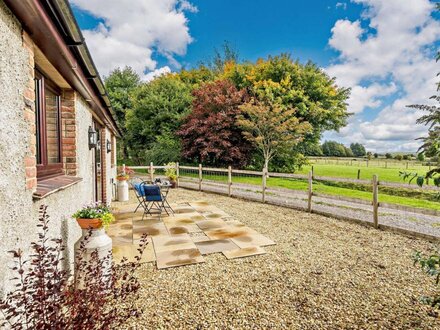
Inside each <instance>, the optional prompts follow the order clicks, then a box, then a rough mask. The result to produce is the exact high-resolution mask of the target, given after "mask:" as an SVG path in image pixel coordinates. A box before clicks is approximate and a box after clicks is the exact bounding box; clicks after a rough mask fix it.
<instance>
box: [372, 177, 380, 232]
mask: <svg viewBox="0 0 440 330" xmlns="http://www.w3.org/2000/svg"><path fill="white" fill-rule="evenodd" d="M378 208H379V181H378V176H377V175H376V174H374V175H373V222H374V228H379V212H378Z"/></svg>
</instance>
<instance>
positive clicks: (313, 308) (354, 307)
mask: <svg viewBox="0 0 440 330" xmlns="http://www.w3.org/2000/svg"><path fill="white" fill-rule="evenodd" d="M170 199H171V200H172V201H194V200H206V201H208V202H209V203H212V204H214V205H216V206H218V207H220V208H221V209H223V210H224V211H226V212H227V213H229V214H230V215H232V217H233V218H234V219H236V220H239V221H241V222H243V223H244V224H246V225H247V226H249V227H251V228H253V229H255V230H257V231H259V232H260V233H262V234H263V235H266V236H267V237H269V238H271V239H273V240H274V241H276V242H277V245H275V246H270V247H265V249H266V251H267V252H268V253H267V254H266V255H261V256H255V257H249V258H242V259H235V260H227V259H226V258H225V257H224V256H223V255H221V254H214V255H209V256H206V257H205V262H204V263H202V264H197V265H191V266H184V267H177V268H171V269H166V270H156V268H155V266H154V264H152V263H149V264H144V265H143V266H142V267H141V269H140V270H139V276H140V279H141V299H140V301H139V304H140V306H142V308H144V310H145V312H144V314H143V315H142V316H141V318H140V319H139V320H137V321H135V322H133V323H131V324H127V328H130V329H150V328H152V329H157V328H159V329H162V328H164V329H165V328H166V329H440V319H439V318H438V317H436V316H432V315H434V311H433V310H432V309H431V308H430V307H428V306H425V305H423V304H421V303H420V301H419V297H420V296H422V295H426V294H433V293H434V290H435V286H434V284H433V283H432V281H431V279H430V278H428V277H427V276H426V275H425V274H423V273H422V272H421V271H420V270H419V269H417V268H415V267H413V264H412V260H411V257H410V256H411V254H412V253H413V251H414V250H421V251H425V252H426V251H431V250H432V249H434V245H432V244H431V243H428V242H426V241H424V240H420V239H412V238H408V237H405V236H401V235H398V234H393V233H391V232H386V231H380V230H375V229H373V228H369V227H365V226H360V225H357V224H353V223H350V222H346V221H340V220H335V219H332V218H327V217H323V216H320V215H316V214H309V213H305V212H301V211H296V210H293V209H288V208H284V207H279V206H274V205H267V204H262V203H255V202H250V201H244V200H241V199H237V198H228V197H225V196H220V195H217V194H209V193H201V192H196V191H191V190H184V189H176V190H172V191H171V193H170Z"/></svg>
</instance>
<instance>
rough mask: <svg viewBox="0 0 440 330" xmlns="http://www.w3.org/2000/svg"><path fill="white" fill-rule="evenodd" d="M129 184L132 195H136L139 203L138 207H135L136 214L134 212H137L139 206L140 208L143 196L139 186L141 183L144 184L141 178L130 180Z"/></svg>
mask: <svg viewBox="0 0 440 330" xmlns="http://www.w3.org/2000/svg"><path fill="white" fill-rule="evenodd" d="M129 183H130V185H131V187H132V188H133V190H134V194H135V195H136V198H137V200H138V202H139V204H138V206H137V207H136V209H135V210H134V212H135V213H136V211H137V210H138V208H139V206H142V203H143V201H144V198H143V195H144V190H143V189H142V188H141V185H142V184H143V183H145V181H144V180H142V179H141V178H132V179H130V180H129Z"/></svg>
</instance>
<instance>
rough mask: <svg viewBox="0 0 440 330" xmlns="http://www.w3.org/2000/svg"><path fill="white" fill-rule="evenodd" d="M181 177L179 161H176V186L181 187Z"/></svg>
mask: <svg viewBox="0 0 440 330" xmlns="http://www.w3.org/2000/svg"><path fill="white" fill-rule="evenodd" d="M179 177H180V171H179V162H177V163H176V187H177V188H179Z"/></svg>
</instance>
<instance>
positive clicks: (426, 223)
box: [181, 178, 440, 238]
mask: <svg viewBox="0 0 440 330" xmlns="http://www.w3.org/2000/svg"><path fill="white" fill-rule="evenodd" d="M181 186H182V187H187V188H191V189H198V183H197V182H196V181H192V180H188V179H187V178H185V180H184V181H181ZM202 187H203V190H204V191H210V192H217V193H222V194H225V193H226V192H227V186H226V185H224V184H221V183H218V182H209V181H206V182H204V183H203V186H202ZM233 187H234V189H233V196H236V197H241V198H246V199H250V200H255V201H261V187H256V186H254V185H246V184H235V183H234V186H233ZM266 200H267V201H268V202H269V203H274V204H277V205H278V204H281V205H286V206H290V207H294V208H299V209H306V208H307V195H306V193H305V192H301V191H294V190H290V189H274V188H270V189H267V196H266ZM313 209H314V210H316V211H320V212H325V213H326V214H329V215H333V216H336V217H345V218H351V219H354V220H359V221H363V222H368V223H372V222H373V211H372V206H371V205H366V204H361V203H356V202H349V201H343V200H335V199H330V198H324V197H313ZM379 224H383V225H387V226H390V227H394V228H400V229H404V230H408V231H412V232H415V233H420V234H426V235H430V236H436V237H439V238H440V217H436V216H432V215H425V214H420V213H413V212H407V211H402V210H395V209H389V208H385V207H380V208H379Z"/></svg>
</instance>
